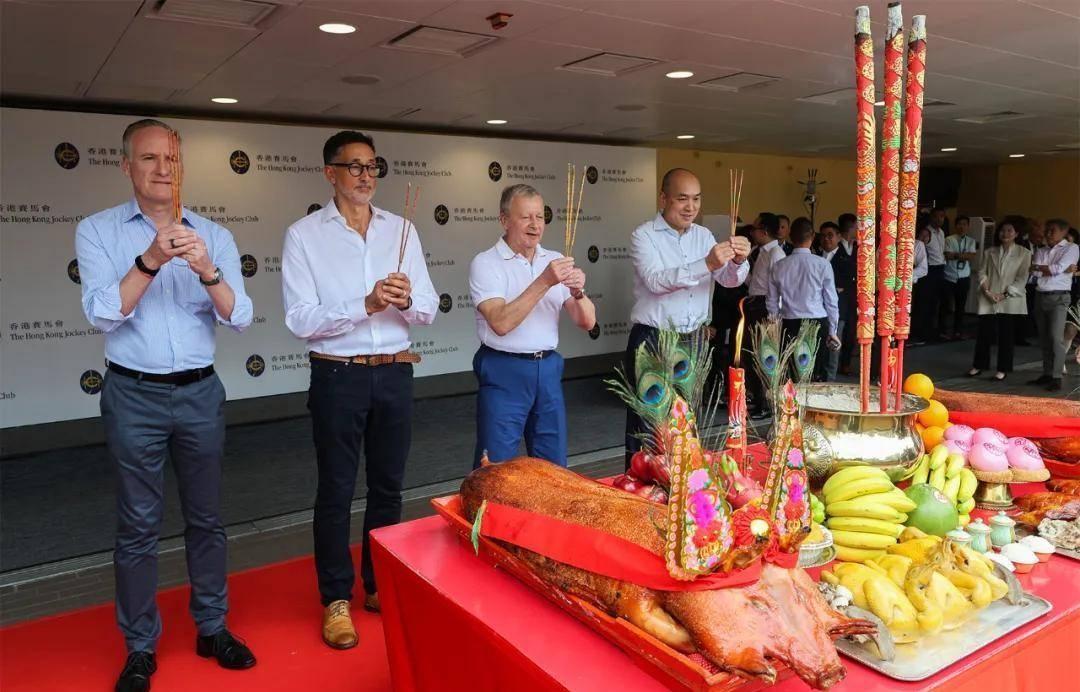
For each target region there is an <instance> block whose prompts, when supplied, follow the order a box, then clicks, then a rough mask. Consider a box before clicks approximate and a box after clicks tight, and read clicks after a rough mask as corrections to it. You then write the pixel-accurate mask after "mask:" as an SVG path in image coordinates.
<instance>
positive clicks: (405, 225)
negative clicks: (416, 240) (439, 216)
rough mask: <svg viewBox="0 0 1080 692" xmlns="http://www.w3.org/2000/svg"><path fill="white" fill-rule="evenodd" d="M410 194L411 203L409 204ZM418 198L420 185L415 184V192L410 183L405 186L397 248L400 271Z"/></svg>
mask: <svg viewBox="0 0 1080 692" xmlns="http://www.w3.org/2000/svg"><path fill="white" fill-rule="evenodd" d="M410 196H411V201H412V204H411V205H410V203H409V202H410ZM418 199H420V186H419V185H417V186H416V194H415V195H413V194H412V183H411V182H410V183H409V184H408V185H407V186H406V187H405V208H404V209H403V210H402V216H401V245H400V247H399V248H398V261H397V270H398V273H399V274H400V273H401V265H402V264H403V263H404V262H405V248H406V247H408V244H409V231H410V229H411V228H412V227H413V226H412V223H413V219H415V218H416V201H417V200H418Z"/></svg>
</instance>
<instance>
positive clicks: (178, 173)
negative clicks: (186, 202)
mask: <svg viewBox="0 0 1080 692" xmlns="http://www.w3.org/2000/svg"><path fill="white" fill-rule="evenodd" d="M183 171H184V169H183V164H181V163H180V136H179V135H178V134H176V132H175V131H170V132H169V172H170V177H171V178H172V185H171V187H172V205H173V220H174V221H175V222H176V223H180V218H181V217H182V216H183V213H184V212H183V208H182V207H181V204H180V178H181V177H182V176H183V174H184V172H183Z"/></svg>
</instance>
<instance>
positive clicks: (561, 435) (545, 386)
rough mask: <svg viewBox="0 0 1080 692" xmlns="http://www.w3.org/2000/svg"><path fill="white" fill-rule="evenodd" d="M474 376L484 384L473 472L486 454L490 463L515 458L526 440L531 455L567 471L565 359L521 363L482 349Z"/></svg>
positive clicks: (551, 357)
mask: <svg viewBox="0 0 1080 692" xmlns="http://www.w3.org/2000/svg"><path fill="white" fill-rule="evenodd" d="M473 372H474V373H476V379H477V381H478V382H479V384H480V389H479V391H478V392H477V395H476V452H475V456H474V458H473V468H476V467H478V466H479V465H480V458H481V456H483V453H484V451H485V450H486V451H487V455H488V460H489V461H506V460H508V459H513V458H514V457H515V456H517V455H518V447H519V445H520V444H521V439H522V438H523V437H524V438H525V450H526V453H527V454H528V455H529V456H532V457H538V458H540V459H547V460H548V461H551V462H554V463H556V464H558V465H559V466H566V404H565V403H564V401H563V392H562V375H563V358H562V356H560V355H559V354H558V353H555V352H554V351H552V352H550V353H549V354H548V355H547V356H546V357H544V358H540V359H533V358H521V357H518V356H516V355H514V354H509V353H503V352H502V351H496V350H494V349H491V348H488V347H487V346H481V347H480V350H478V351H477V352H476V355H475V356H473Z"/></svg>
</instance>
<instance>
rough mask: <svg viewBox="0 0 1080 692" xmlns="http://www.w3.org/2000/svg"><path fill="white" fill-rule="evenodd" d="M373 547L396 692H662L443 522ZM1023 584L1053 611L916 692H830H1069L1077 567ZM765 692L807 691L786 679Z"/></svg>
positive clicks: (1057, 563) (857, 670) (384, 536)
mask: <svg viewBox="0 0 1080 692" xmlns="http://www.w3.org/2000/svg"><path fill="white" fill-rule="evenodd" d="M372 538H373V542H372V552H373V555H374V557H375V571H376V575H377V577H378V580H379V596H380V599H381V602H382V613H383V628H384V632H385V636H386V649H387V655H388V658H389V661H390V672H391V677H392V680H393V684H394V689H396V690H401V691H410V692H411V691H413V690H416V691H419V690H440V691H446V690H559V689H570V690H589V691H591V690H617V691H618V692H637V691H639V690H641V691H645V690H663V689H666V688H665V687H664V685H662V684H661V683H660V682H658V681H657V680H655V679H653V678H652V677H650V675H649V674H648V673H646V672H645V671H643V670H641V669H639V668H637V667H636V666H635V665H634V664H633V663H632V661H631V659H630V658H629V657H628V656H627V655H626V654H624V653H623V652H622V651H620V650H619V649H618V648H616V647H615V646H614V645H613V644H610V643H609V642H608V641H607V640H605V639H604V638H603V637H601V636H600V635H598V634H596V633H594V632H593V631H592V630H591V629H589V628H588V627H586V626H585V625H584V624H582V623H580V622H578V621H577V620H575V619H574V618H573V617H571V616H570V615H568V614H566V613H565V612H563V611H562V610H561V609H560V608H558V607H557V606H555V605H554V604H552V603H550V602H549V601H547V600H546V599H545V598H544V597H543V596H541V595H539V594H537V593H535V592H534V591H532V590H531V589H530V588H529V587H527V586H525V585H524V584H522V583H521V582H519V581H518V580H517V579H515V578H514V577H512V576H510V575H508V574H506V573H505V572H503V571H501V570H497V569H494V568H492V567H490V566H489V565H488V564H486V563H485V562H483V561H482V560H480V559H479V558H477V557H476V556H475V555H474V554H473V553H472V551H471V550H469V549H467V548H466V547H464V546H463V545H462V544H461V542H460V540H459V538H458V536H457V534H456V533H455V532H454V531H453V530H452V529H451V528H450V527H449V526H448V525H447V524H446V522H445V521H444V520H443V519H441V518H439V517H428V518H426V519H420V520H417V521H412V522H408V523H405V524H399V525H398V526H392V527H387V528H384V529H379V530H377V531H375V532H374V533H373V534H372ZM1021 582H1022V583H1023V584H1024V587H1025V588H1026V589H1027V590H1028V591H1031V592H1033V593H1035V594H1038V595H1039V596H1042V597H1043V598H1046V599H1047V600H1049V601H1050V602H1051V603H1052V604H1053V606H1054V609H1053V611H1052V612H1050V613H1049V614H1048V615H1046V616H1045V617H1042V618H1040V619H1039V620H1036V621H1035V622H1033V623H1031V624H1029V625H1027V626H1025V627H1023V628H1021V629H1019V630H1017V631H1016V632H1013V633H1012V634H1010V635H1009V636H1007V637H1005V638H1003V639H1000V640H998V641H997V642H995V643H993V644H991V645H990V646H988V647H986V648H984V649H982V650H981V651H979V652H977V653H975V654H974V655H972V656H969V657H968V658H966V659H964V660H963V661H961V662H960V663H958V664H956V665H954V666H952V667H950V668H948V669H946V670H945V671H943V672H942V673H940V674H939V675H937V676H935V677H933V678H930V679H929V680H926V681H923V682H921V683H901V682H897V681H895V680H892V679H890V678H887V677H885V676H883V675H881V674H879V673H877V672H875V671H873V670H870V669H868V668H865V667H863V666H862V665H860V664H859V663H857V662H855V661H850V660H847V659H844V664H845V666H846V667H847V669H848V677H847V679H846V680H845V681H844V682H842V683H840V685H838V686H837V687H835V688H833V689H839V690H851V691H852V692H855V691H858V692H863V691H864V690H897V689H905V690H906V689H910V690H956V691H961V692H997V691H998V690H1000V691H1003V692H1004V691H1005V690H1009V691H1010V692H1012V691H1017V690H1038V691H1039V692H1044V691H1045V692H1056V691H1058V690H1068V689H1075V685H1076V679H1077V669H1076V666H1077V664H1078V659H1080V656H1078V654H1080V644H1078V642H1080V562H1077V561H1074V560H1071V559H1069V558H1065V557H1061V556H1054V557H1052V558H1051V559H1050V562H1048V563H1047V564H1045V565H1040V566H1038V567H1036V568H1035V570H1034V571H1033V572H1032V573H1031V574H1030V575H1027V576H1022V577H1021ZM746 689H748V690H749V689H754V687H751V686H747V688H746ZM773 689H776V690H782V691H784V692H790V691H792V690H803V689H807V688H806V685H805V684H804V683H802V682H801V681H800V680H798V679H797V678H792V679H788V680H785V681H783V682H781V683H779V684H778V685H776V686H775V688H773Z"/></svg>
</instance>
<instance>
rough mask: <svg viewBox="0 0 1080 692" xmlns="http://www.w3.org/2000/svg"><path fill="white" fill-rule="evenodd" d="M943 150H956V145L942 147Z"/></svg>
mask: <svg viewBox="0 0 1080 692" xmlns="http://www.w3.org/2000/svg"><path fill="white" fill-rule="evenodd" d="M941 150H942V151H956V147H941Z"/></svg>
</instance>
